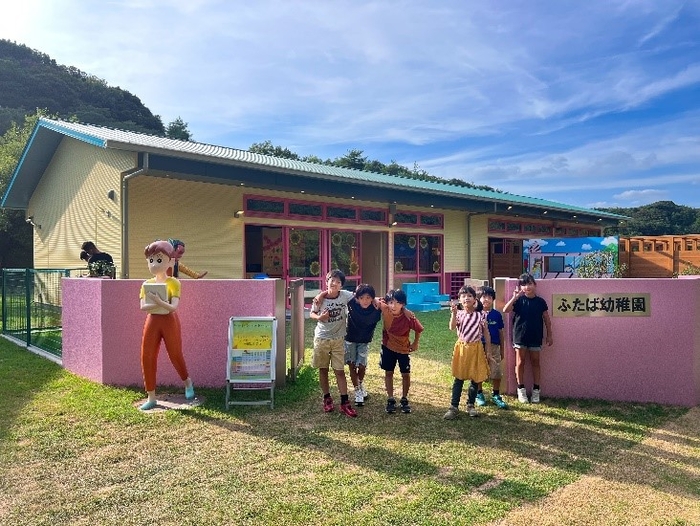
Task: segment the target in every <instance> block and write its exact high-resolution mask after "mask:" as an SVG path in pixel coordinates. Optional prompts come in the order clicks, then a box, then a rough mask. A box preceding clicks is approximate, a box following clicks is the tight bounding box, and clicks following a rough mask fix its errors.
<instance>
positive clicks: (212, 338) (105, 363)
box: [62, 278, 286, 387]
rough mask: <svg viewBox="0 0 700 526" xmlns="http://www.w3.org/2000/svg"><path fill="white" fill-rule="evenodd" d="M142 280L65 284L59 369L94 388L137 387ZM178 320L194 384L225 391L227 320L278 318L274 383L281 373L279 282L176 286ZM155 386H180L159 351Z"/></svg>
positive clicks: (208, 282) (211, 282) (280, 381)
mask: <svg viewBox="0 0 700 526" xmlns="http://www.w3.org/2000/svg"><path fill="white" fill-rule="evenodd" d="M141 283H142V280H130V279H117V280H109V279H95V278H64V279H63V283H62V288H63V366H64V368H65V369H67V370H69V371H71V372H73V373H75V374H78V375H80V376H83V377H85V378H89V379H90V380H94V381H96V382H100V383H104V384H110V385H123V386H132V385H136V386H143V377H142V375H141V358H140V353H141V334H142V331H143V324H144V321H145V319H146V314H145V313H144V312H143V311H141V309H140V308H139V288H140V286H141ZM181 283H182V298H181V300H180V306H179V307H178V314H179V316H180V321H181V323H182V339H183V352H184V355H185V360H186V362H187V367H188V370H189V373H190V376H191V377H192V380H193V381H194V383H195V386H198V385H199V386H202V387H224V386H225V385H226V359H227V346H228V323H229V318H231V317H232V316H276V317H277V319H278V331H277V340H278V356H277V367H276V374H277V384H278V385H283V384H284V379H285V378H284V376H285V374H286V370H285V368H286V361H285V353H284V349H285V338H284V326H285V323H284V315H285V310H284V283H283V282H282V281H280V280H273V279H265V280H259V279H256V280H245V279H240V280H197V281H195V280H182V281H181ZM157 380H158V385H176V386H180V385H181V384H182V381H181V380H180V378H179V376H178V375H177V373H176V372H175V369H174V368H173V366H172V364H171V363H170V360H169V359H168V355H167V352H166V351H165V348H164V347H163V346H161V351H160V354H159V356H158V375H157Z"/></svg>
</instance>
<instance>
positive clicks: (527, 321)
mask: <svg viewBox="0 0 700 526" xmlns="http://www.w3.org/2000/svg"><path fill="white" fill-rule="evenodd" d="M511 311H513V348H514V349H515V379H516V381H517V382H518V402H521V403H523V404H527V403H528V399H527V390H526V389H525V384H524V383H523V376H524V373H525V358H528V359H529V361H530V366H531V367H532V379H533V382H534V385H533V386H532V398H531V401H532V403H533V404H537V403H539V401H540V351H542V336H543V334H542V322H544V325H545V327H546V328H547V339H546V342H547V345H548V346H551V345H552V343H553V340H552V323H551V321H550V319H549V311H548V307H547V302H546V301H545V300H544V299H543V298H541V297H539V296H538V295H537V284H536V283H535V278H533V277H532V276H531V275H530V274H521V275H520V277H519V278H518V286H517V287H516V288H515V290H514V291H513V297H512V298H511V299H510V300H509V301H508V303H506V305H505V307H503V312H504V313H508V312H511Z"/></svg>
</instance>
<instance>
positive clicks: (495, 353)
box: [486, 343, 503, 380]
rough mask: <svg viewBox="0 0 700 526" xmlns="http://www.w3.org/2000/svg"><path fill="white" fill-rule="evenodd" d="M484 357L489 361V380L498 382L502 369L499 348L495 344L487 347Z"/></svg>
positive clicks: (501, 375)
mask: <svg viewBox="0 0 700 526" xmlns="http://www.w3.org/2000/svg"><path fill="white" fill-rule="evenodd" d="M486 357H487V358H488V360H489V371H490V374H489V378H491V380H500V379H501V378H502V377H503V367H502V366H501V346H500V345H499V344H497V343H492V344H491V345H489V349H488V351H487V352H486Z"/></svg>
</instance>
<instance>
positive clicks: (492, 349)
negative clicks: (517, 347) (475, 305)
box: [476, 287, 508, 409]
mask: <svg viewBox="0 0 700 526" xmlns="http://www.w3.org/2000/svg"><path fill="white" fill-rule="evenodd" d="M479 289H480V292H481V294H479V290H477V298H478V299H479V300H480V301H481V304H482V305H483V306H484V312H485V313H486V326H487V327H488V329H489V331H488V332H489V336H490V337H491V345H487V344H486V338H482V339H481V342H482V343H483V344H484V349H485V350H486V358H487V360H488V364H489V371H490V374H489V378H490V379H491V386H492V387H493V393H492V395H491V400H492V401H493V403H494V404H496V406H498V407H499V408H500V409H508V404H506V402H505V401H504V400H503V398H501V392H500V390H501V376H502V375H503V371H502V370H501V362H502V361H503V356H504V350H505V349H504V345H505V337H504V330H503V328H504V324H503V316H502V315H501V313H500V312H498V311H497V310H496V309H495V308H494V307H493V303H494V301H496V291H495V290H493V288H492V287H479ZM476 405H477V406H483V405H486V398H485V397H484V392H483V391H482V390H481V383H479V385H478V391H477V393H476Z"/></svg>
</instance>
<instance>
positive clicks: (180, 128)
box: [165, 117, 192, 141]
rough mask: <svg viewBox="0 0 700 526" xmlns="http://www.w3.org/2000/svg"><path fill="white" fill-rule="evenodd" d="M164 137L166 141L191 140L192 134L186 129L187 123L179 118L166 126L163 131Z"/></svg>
mask: <svg viewBox="0 0 700 526" xmlns="http://www.w3.org/2000/svg"><path fill="white" fill-rule="evenodd" d="M165 136H166V137H167V138H168V139H178V140H181V141H191V140H192V133H190V130H189V129H187V123H186V122H185V121H183V120H182V119H181V118H180V117H178V118H177V119H175V120H174V121H172V122H171V123H170V124H168V127H167V128H166V129H165Z"/></svg>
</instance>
